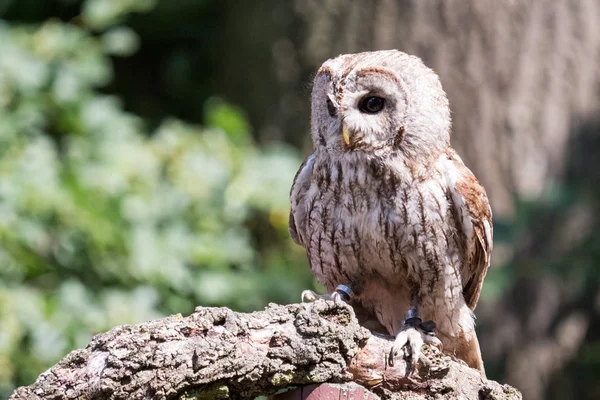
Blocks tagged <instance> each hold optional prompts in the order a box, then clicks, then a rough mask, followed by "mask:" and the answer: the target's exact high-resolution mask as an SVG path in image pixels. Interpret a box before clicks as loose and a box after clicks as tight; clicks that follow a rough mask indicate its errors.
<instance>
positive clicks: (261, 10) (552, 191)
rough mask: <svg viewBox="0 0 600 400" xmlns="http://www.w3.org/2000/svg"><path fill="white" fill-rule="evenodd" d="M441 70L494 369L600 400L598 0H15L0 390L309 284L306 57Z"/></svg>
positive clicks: (3, 173) (507, 378) (1, 162)
mask: <svg viewBox="0 0 600 400" xmlns="http://www.w3.org/2000/svg"><path fill="white" fill-rule="evenodd" d="M385 48H398V49H400V50H403V51H405V52H408V53H412V54H415V55H418V56H420V57H421V58H423V60H424V61H425V63H426V64H427V65H428V66H430V67H432V68H433V69H435V70H436V71H437V72H438V73H439V75H440V77H441V80H442V84H443V85H444V88H445V89H446V91H447V92H448V95H449V97H450V104H451V108H452V111H453V118H454V136H453V144H454V146H455V147H456V148H457V149H458V151H459V153H460V154H461V155H462V157H463V159H464V160H465V162H466V164H467V165H468V166H469V167H470V168H471V169H472V170H473V171H474V172H475V173H476V175H477V176H478V177H479V179H480V180H481V181H482V183H483V184H484V185H485V186H486V188H487V190H488V194H489V196H490V198H491V202H492V208H493V210H494V217H495V220H494V222H495V249H494V250H495V251H494V254H493V266H492V268H491V270H490V272H489V274H488V278H487V280H486V284H485V285H484V290H483V294H482V298H481V301H480V303H479V306H478V309H477V315H478V329H479V332H480V333H479V336H480V340H481V344H482V351H483V356H484V360H485V361H486V369H487V373H488V377H490V378H492V379H496V380H499V381H501V382H507V383H510V384H512V385H515V386H516V387H517V388H519V389H520V390H521V391H523V393H524V395H525V398H526V399H534V400H535V399H566V398H580V399H597V398H600V266H599V265H598V263H599V262H600V157H598V154H599V153H600V85H599V82H600V69H599V68H598V65H599V63H600V1H599V0H530V1H521V0H510V1H508V0H507V1H502V2H497V1H491V0H490V1H478V0H452V1H441V0H440V1H433V0H431V1H418V0H397V1H396V0H373V1H369V2H367V1H361V2H359V1H354V2H352V1H345V0H324V1H316V0H296V1H292V0H289V1H277V0H264V1H254V2H239V1H233V0H220V1H219V0H178V1H168V0H83V1H80V0H19V1H17V0H0V398H6V397H7V396H8V395H9V394H10V393H11V391H12V390H13V389H14V388H15V387H16V386H18V385H25V384H30V383H32V382H33V381H34V380H35V378H36V377H37V376H38V375H39V374H40V373H41V372H43V371H44V370H46V369H47V368H48V367H49V366H51V365H52V364H54V363H55V362H57V361H58V360H59V359H60V358H61V357H62V356H64V355H65V354H66V353H67V352H68V351H70V350H72V349H74V348H77V347H82V346H85V345H86V344H87V342H88V341H89V340H90V338H91V337H92V335H94V334H96V333H99V332H103V331H106V330H108V329H109V328H111V327H113V326H115V325H118V324H124V323H136V322H141V321H144V320H147V319H151V318H158V317H161V316H164V315H168V314H171V313H177V312H181V313H183V314H187V313H190V312H191V311H192V310H193V308H194V306H196V305H205V306H227V307H231V308H232V309H234V310H238V311H253V310H258V309H261V308H262V307H264V306H265V305H266V304H267V303H268V302H279V303H290V302H297V301H298V300H299V295H300V292H301V290H302V289H306V288H316V289H319V286H318V284H317V283H316V282H314V280H313V279H312V277H311V275H310V273H309V270H308V266H307V262H306V259H305V255H304V251H303V250H302V248H300V247H299V246H296V245H294V244H293V243H292V241H291V239H289V237H288V234H287V217H288V210H289V208H288V191H289V188H290V186H291V183H292V179H293V177H294V174H295V172H296V170H297V168H298V166H299V165H300V163H301V161H302V159H303V157H304V156H306V155H307V154H309V152H310V148H311V143H310V137H309V126H308V123H309V116H308V113H309V101H310V90H311V76H313V74H314V72H315V71H316V69H317V68H318V66H319V65H320V64H321V63H322V62H323V61H324V60H326V59H327V58H330V57H333V56H336V55H338V54H340V53H348V52H357V51H363V50H375V49H385Z"/></svg>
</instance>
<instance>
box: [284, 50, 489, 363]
mask: <svg viewBox="0 0 600 400" xmlns="http://www.w3.org/2000/svg"><path fill="white" fill-rule="evenodd" d="M372 97H376V98H377V99H379V100H371V99H370V98H372ZM381 104H383V106H382V107H381V109H379V107H380V106H381ZM373 111H374V112H373ZM311 125H312V137H313V143H314V153H313V154H312V155H310V156H309V157H308V158H307V159H306V161H305V162H304V163H303V164H302V166H301V167H300V170H299V171H298V173H297V175H296V177H295V179H294V184H293V187H292V191H291V195H290V198H291V203H292V209H291V213H290V226H289V229H290V234H291V236H292V238H293V239H294V241H295V242H296V243H298V244H300V245H302V246H304V247H305V248H306V252H307V255H308V259H309V262H310V266H311V269H312V272H313V273H314V274H315V276H316V277H317V278H318V279H319V280H320V281H321V282H322V283H323V284H324V285H325V286H326V288H327V289H328V290H329V291H330V292H331V291H334V290H335V288H336V286H337V285H339V284H345V285H350V286H351V287H352V290H353V291H354V294H355V295H354V297H353V299H352V304H353V305H355V306H356V307H357V309H359V310H360V311H361V314H363V315H366V316H367V319H369V318H368V317H370V318H371V319H376V321H375V323H374V324H373V321H371V325H370V326H372V327H376V326H379V327H381V329H385V330H386V331H387V332H388V333H390V334H393V335H398V336H397V338H398V339H397V341H396V345H397V346H396V348H395V350H396V351H397V350H400V348H402V347H404V346H407V347H408V348H410V347H411V346H412V347H413V354H414V347H415V346H416V347H417V351H418V348H419V347H420V345H421V344H422V343H423V342H422V341H420V342H419V340H421V339H420V338H422V340H424V341H426V342H427V341H428V336H427V335H426V334H425V333H424V332H423V329H421V327H420V326H419V325H414V323H413V324H412V325H411V322H414V320H413V319H411V318H407V320H406V321H405V315H404V314H405V312H407V311H408V310H411V311H410V313H409V315H408V316H409V317H413V316H417V313H418V316H419V317H421V318H422V319H423V320H433V321H435V322H436V323H437V335H438V337H439V339H440V340H441V341H442V343H443V345H444V346H443V348H444V351H449V352H452V353H454V354H455V355H456V356H457V357H459V358H461V359H463V360H464V361H466V362H467V363H468V364H469V365H470V366H472V367H474V368H478V369H480V370H482V371H483V363H482V360H481V354H480V351H479V344H478V342H477V337H476V335H475V330H474V325H475V324H474V316H473V313H472V310H473V309H474V308H475V305H476V304H477V301H478V299H479V293H480V291H481V286H482V284H483V279H484V277H485V274H486V270H487V268H488V266H489V261H490V252H491V248H492V221H491V210H490V207H489V204H488V200H487V197H486V194H485V190H484V189H483V187H482V186H481V185H480V184H479V183H478V182H477V179H476V178H475V176H474V175H473V174H472V173H471V171H470V170H469V169H468V168H467V167H466V166H465V165H464V164H463V162H462V160H461V159H460V157H459V156H458V155H457V154H456V152H455V151H454V150H453V149H452V147H450V143H449V141H450V110H449V106H448V101H447V98H446V95H445V93H444V91H443V90H442V87H441V84H440V82H439V79H438V77H437V75H436V74H435V73H434V72H433V71H432V70H430V69H429V68H427V67H425V65H423V63H422V62H421V60H420V59H418V58H416V57H413V56H409V55H406V54H404V53H402V52H399V51H395V50H391V51H379V52H368V53H359V54H348V55H343V56H340V57H337V58H335V59H332V60H328V61H327V62H325V63H324V64H323V66H322V67H321V68H320V69H319V71H318V73H317V75H316V77H315V83H314V87H313V94H312V119H311ZM405 322H406V323H405ZM419 322H420V321H419ZM407 335H408V336H407ZM419 337H420V338H419ZM407 341H408V342H407ZM410 353H411V352H410V351H409V354H410ZM413 359H414V356H413Z"/></svg>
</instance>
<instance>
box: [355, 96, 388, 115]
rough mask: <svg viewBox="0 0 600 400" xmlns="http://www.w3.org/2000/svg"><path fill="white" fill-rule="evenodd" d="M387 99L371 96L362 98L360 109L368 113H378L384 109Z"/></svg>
mask: <svg viewBox="0 0 600 400" xmlns="http://www.w3.org/2000/svg"><path fill="white" fill-rule="evenodd" d="M384 104H385V101H384V100H383V98H381V97H377V96H369V97H365V98H364V99H362V100H361V102H360V104H359V108H360V111H362V112H364V113H367V114H377V113H378V112H379V111H381V110H383V105H384Z"/></svg>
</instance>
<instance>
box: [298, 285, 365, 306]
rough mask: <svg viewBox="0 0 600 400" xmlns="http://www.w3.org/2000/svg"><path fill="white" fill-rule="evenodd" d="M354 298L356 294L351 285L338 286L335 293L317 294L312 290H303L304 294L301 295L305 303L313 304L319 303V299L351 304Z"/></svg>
mask: <svg viewBox="0 0 600 400" xmlns="http://www.w3.org/2000/svg"><path fill="white" fill-rule="evenodd" d="M353 297H354V292H353V291H352V288H351V287H350V285H337V287H336V288H335V290H334V291H333V293H325V294H316V293H315V292H313V291H312V290H303V291H302V294H301V295H300V298H301V300H302V302H303V303H304V301H305V300H306V301H308V302H311V303H312V302H313V301H317V300H319V299H323V300H333V301H335V302H336V303H337V302H341V301H343V302H346V303H349V302H350V301H351V300H352V298H353Z"/></svg>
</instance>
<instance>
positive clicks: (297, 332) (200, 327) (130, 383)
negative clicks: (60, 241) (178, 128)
mask: <svg viewBox="0 0 600 400" xmlns="http://www.w3.org/2000/svg"><path fill="white" fill-rule="evenodd" d="M390 339H391V338H389V337H385V336H379V335H371V334H370V333H369V331H368V330H366V329H365V328H362V327H361V326H359V324H358V322H357V320H356V318H355V316H354V312H353V310H352V308H351V307H349V306H346V305H345V304H340V305H337V304H334V303H333V302H325V301H317V302H315V303H308V304H291V305H287V306H281V305H275V304H271V305H269V306H268V307H267V308H266V309H265V310H264V311H260V312H254V313H252V314H242V313H235V312H233V311H231V310H229V309H227V308H203V307H198V308H197V309H196V311H195V312H194V313H193V314H192V315H190V316H189V317H186V318H183V317H182V316H181V315H175V316H171V317H168V318H164V319H160V320H156V321H150V322H146V323H143V324H137V325H123V326H118V327H116V328H114V329H112V330H110V331H109V332H107V333H104V334H100V335H97V336H95V337H94V338H93V339H92V342H91V343H90V344H89V345H88V346H87V347H86V348H85V349H80V350H75V351H73V352H71V353H70V354H68V355H67V356H66V357H65V358H64V359H62V360H61V361H60V362H59V363H58V364H56V365H55V366H54V367H52V368H50V369H49V370H48V371H46V372H44V373H43V374H42V375H40V377H39V378H38V379H37V381H36V382H35V383H33V384H32V385H30V386H27V387H21V388H19V389H17V390H16V391H15V392H14V393H13V395H12V396H11V397H10V399H11V400H18V399H28V400H31V399H90V400H92V399H204V398H206V399H218V398H231V399H251V398H253V397H255V396H258V395H267V394H273V393H275V392H276V391H278V390H280V389H283V388H287V387H290V386H297V385H303V384H310V383H321V382H349V381H353V382H356V383H358V384H361V385H363V386H365V387H367V388H370V389H371V390H373V391H374V392H375V393H377V394H378V395H379V396H381V398H383V399H387V398H392V395H391V391H400V392H406V393H407V394H408V393H412V394H413V395H415V394H417V393H420V394H423V395H425V394H428V395H431V394H444V393H451V394H454V395H456V396H458V397H457V398H468V399H480V398H486V399H509V398H510V399H518V398H520V394H519V393H518V392H517V391H516V390H515V389H513V388H510V387H508V386H502V385H500V384H498V383H496V382H492V381H487V380H485V379H483V378H482V377H481V376H480V375H479V373H478V372H477V371H475V370H472V369H470V368H468V367H467V366H466V365H465V364H464V363H461V362H458V361H456V360H454V359H452V358H451V357H449V356H446V355H442V354H439V353H436V352H434V349H429V350H426V351H428V358H429V359H430V360H431V363H430V365H426V363H420V365H419V366H418V375H419V377H418V378H415V379H407V378H405V377H404V375H405V371H406V364H405V363H404V362H403V361H397V362H396V363H395V364H394V366H393V367H391V366H389V365H388V363H387V359H386V357H387V353H388V352H389V349H390V347H391V341H390ZM393 396H394V397H393V398H395V399H399V398H404V397H399V396H401V395H400V394H395V395H393ZM460 396H463V397H460ZM411 398H420V397H411ZM452 398H454V397H452Z"/></svg>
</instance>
